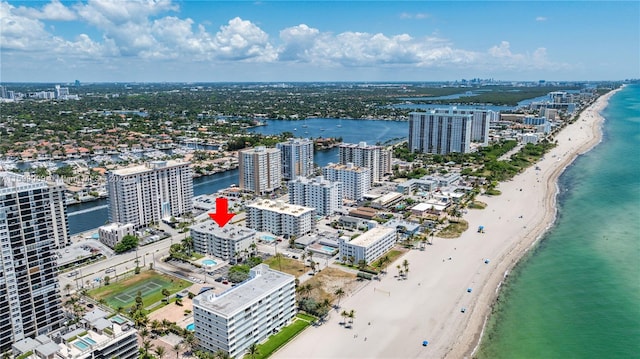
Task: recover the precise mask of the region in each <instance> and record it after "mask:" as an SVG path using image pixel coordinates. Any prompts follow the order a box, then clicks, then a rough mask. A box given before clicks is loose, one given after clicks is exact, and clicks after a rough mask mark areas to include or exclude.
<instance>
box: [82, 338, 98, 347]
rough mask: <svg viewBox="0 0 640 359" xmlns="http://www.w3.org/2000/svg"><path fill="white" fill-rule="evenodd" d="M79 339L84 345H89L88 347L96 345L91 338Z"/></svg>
mask: <svg viewBox="0 0 640 359" xmlns="http://www.w3.org/2000/svg"><path fill="white" fill-rule="evenodd" d="M80 339H82V341H84V342H86V343H89V345H94V344H96V341H95V340H93V339H91V338H89V337H80Z"/></svg>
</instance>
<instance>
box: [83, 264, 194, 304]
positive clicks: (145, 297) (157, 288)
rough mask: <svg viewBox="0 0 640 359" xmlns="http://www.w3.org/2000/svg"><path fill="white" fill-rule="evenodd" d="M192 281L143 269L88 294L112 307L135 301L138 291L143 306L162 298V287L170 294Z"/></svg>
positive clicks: (187, 285)
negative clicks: (138, 272)
mask: <svg viewBox="0 0 640 359" xmlns="http://www.w3.org/2000/svg"><path fill="white" fill-rule="evenodd" d="M191 284H192V283H190V282H188V281H186V280H182V279H178V278H175V277H171V276H168V275H165V274H159V273H157V272H154V271H144V272H141V273H140V274H137V275H134V276H133V277H129V278H127V279H125V280H122V281H119V282H111V283H110V284H109V285H105V286H102V287H100V288H96V289H93V290H90V291H89V292H88V294H89V296H90V297H92V298H94V299H95V300H98V301H99V300H101V299H104V300H105V301H106V302H107V305H109V306H110V307H112V308H113V309H116V310H117V309H118V308H119V307H122V308H128V307H130V306H132V305H133V304H134V303H135V297H136V295H137V293H138V291H140V292H141V294H142V302H143V304H144V306H145V307H147V306H150V305H151V304H153V303H155V302H158V301H160V300H162V299H163V298H164V296H163V295H162V289H165V288H166V289H167V290H168V291H169V292H170V293H171V294H173V293H177V292H179V291H181V290H183V289H184V288H187V287H189V286H191Z"/></svg>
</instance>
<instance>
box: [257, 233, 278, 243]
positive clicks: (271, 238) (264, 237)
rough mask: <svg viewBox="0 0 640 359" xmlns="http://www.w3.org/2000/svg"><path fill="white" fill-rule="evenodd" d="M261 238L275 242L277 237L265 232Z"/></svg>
mask: <svg viewBox="0 0 640 359" xmlns="http://www.w3.org/2000/svg"><path fill="white" fill-rule="evenodd" d="M260 239H262V240H263V241H265V242H273V241H275V240H276V237H274V236H269V235H266V234H263V235H262V236H260Z"/></svg>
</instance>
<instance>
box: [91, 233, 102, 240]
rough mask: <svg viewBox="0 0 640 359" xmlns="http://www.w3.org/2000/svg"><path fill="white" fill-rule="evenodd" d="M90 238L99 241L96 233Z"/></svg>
mask: <svg viewBox="0 0 640 359" xmlns="http://www.w3.org/2000/svg"><path fill="white" fill-rule="evenodd" d="M91 238H92V239H99V238H100V235H99V234H98V233H94V234H92V235H91Z"/></svg>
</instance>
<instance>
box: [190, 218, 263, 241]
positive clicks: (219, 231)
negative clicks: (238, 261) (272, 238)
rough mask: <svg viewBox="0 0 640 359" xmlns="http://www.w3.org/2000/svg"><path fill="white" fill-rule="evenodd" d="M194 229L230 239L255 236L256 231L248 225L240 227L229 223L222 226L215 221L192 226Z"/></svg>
mask: <svg viewBox="0 0 640 359" xmlns="http://www.w3.org/2000/svg"><path fill="white" fill-rule="evenodd" d="M191 230H192V231H196V232H200V233H206V234H211V235H214V236H216V237H218V238H222V239H229V240H240V239H244V238H247V237H253V236H255V234H256V231H254V230H253V229H250V228H246V227H240V226H237V225H234V224H227V225H226V226H224V228H221V227H220V226H218V224H216V223H215V222H213V221H205V222H203V223H200V224H196V225H195V226H192V227H191Z"/></svg>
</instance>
